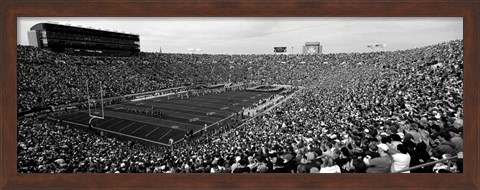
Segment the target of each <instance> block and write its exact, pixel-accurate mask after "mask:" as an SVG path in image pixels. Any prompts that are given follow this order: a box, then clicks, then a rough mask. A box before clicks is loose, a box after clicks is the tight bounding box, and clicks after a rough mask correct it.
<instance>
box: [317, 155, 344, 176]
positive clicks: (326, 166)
mask: <svg viewBox="0 0 480 190" xmlns="http://www.w3.org/2000/svg"><path fill="white" fill-rule="evenodd" d="M322 160H323V164H322V166H321V168H320V172H319V173H342V172H341V170H340V167H338V165H336V164H335V163H334V162H333V158H332V157H330V156H324V157H323V159H322Z"/></svg>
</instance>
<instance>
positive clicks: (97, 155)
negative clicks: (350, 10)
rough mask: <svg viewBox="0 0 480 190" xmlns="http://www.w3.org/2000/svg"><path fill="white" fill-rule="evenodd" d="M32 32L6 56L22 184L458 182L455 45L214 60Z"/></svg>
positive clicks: (134, 42) (89, 32)
mask: <svg viewBox="0 0 480 190" xmlns="http://www.w3.org/2000/svg"><path fill="white" fill-rule="evenodd" d="M31 30H32V31H31V32H29V38H30V39H31V40H32V44H31V45H30V46H25V45H18V46H17V101H18V104H17V105H18V106H17V109H18V110H17V111H18V119H17V123H18V136H17V171H18V172H19V173H400V172H403V173H461V172H463V164H462V163H463V156H462V155H463V136H462V135H463V134H462V133H463V40H452V41H445V42H443V43H438V44H431V45H429V46H425V47H416V48H410V49H406V50H397V51H371V52H365V53H328V54H324V53H322V48H323V49H325V48H326V47H322V46H321V45H320V42H312V43H306V45H305V46H304V52H306V53H303V54H300V53H299V54H285V53H275V54H259V55H253V54H252V55H250V54H249V55H245V54H239V55H235V54H233V55H224V54H187V53H185V54H182V53H158V52H157V53H148V52H141V51H140V50H139V37H141V36H139V35H138V34H131V33H121V32H116V31H103V30H102V31H100V30H95V29H89V28H79V27H74V26H67V25H58V24H52V23H43V24H39V25H35V26H34V27H32V28H31ZM307 46H308V47H307ZM310 46H311V47H310ZM379 46H382V45H381V44H380V45H379ZM272 47H273V46H272ZM373 47H374V46H372V48H373ZM276 49H277V48H276ZM278 49H281V50H282V51H283V52H285V51H286V50H287V48H278Z"/></svg>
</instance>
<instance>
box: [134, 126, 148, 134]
mask: <svg viewBox="0 0 480 190" xmlns="http://www.w3.org/2000/svg"><path fill="white" fill-rule="evenodd" d="M145 126H146V125H143V126H141V127H140V128H138V129H135V131H133V132H131V133H130V134H133V133H135V132H137V131H138V130H140V129H142V128H144V127H145Z"/></svg>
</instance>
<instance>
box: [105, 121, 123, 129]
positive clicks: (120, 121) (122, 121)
mask: <svg viewBox="0 0 480 190" xmlns="http://www.w3.org/2000/svg"><path fill="white" fill-rule="evenodd" d="M121 122H123V120H120V121H117V122H116V123H115V124H113V125H110V126H108V127H107V129H110V128H111V127H113V126H115V125H118V124H119V123H121Z"/></svg>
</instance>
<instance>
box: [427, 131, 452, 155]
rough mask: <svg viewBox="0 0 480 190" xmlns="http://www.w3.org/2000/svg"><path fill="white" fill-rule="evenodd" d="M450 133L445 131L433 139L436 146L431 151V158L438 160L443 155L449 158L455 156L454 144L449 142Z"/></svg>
mask: <svg viewBox="0 0 480 190" xmlns="http://www.w3.org/2000/svg"><path fill="white" fill-rule="evenodd" d="M450 138H451V137H450V133H448V132H446V131H442V132H440V133H439V134H438V135H437V136H436V138H435V139H434V140H435V141H436V142H437V144H438V145H437V146H436V147H435V148H433V150H432V156H433V157H435V158H438V159H442V156H443V155H444V154H449V155H450V156H455V155H457V154H456V152H455V144H453V143H452V142H450Z"/></svg>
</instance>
